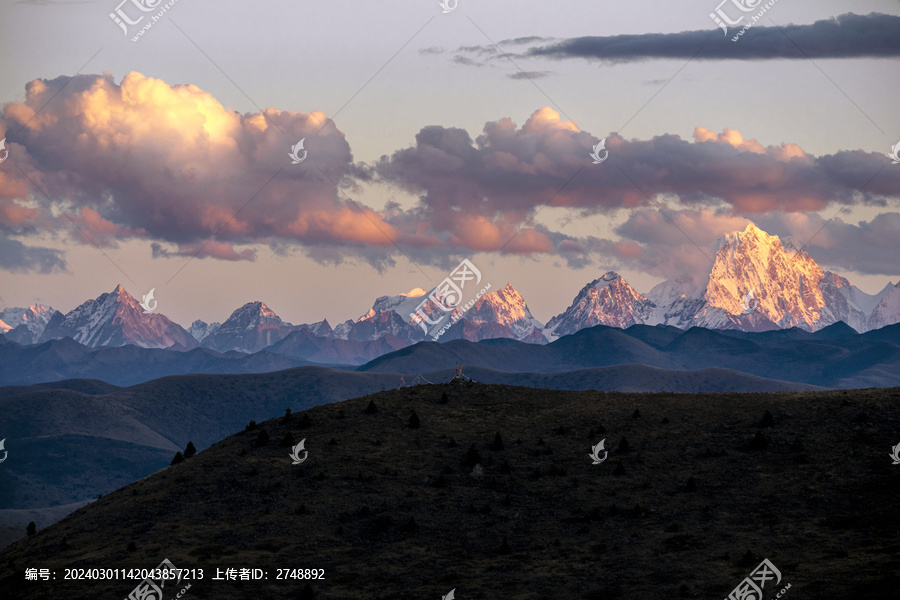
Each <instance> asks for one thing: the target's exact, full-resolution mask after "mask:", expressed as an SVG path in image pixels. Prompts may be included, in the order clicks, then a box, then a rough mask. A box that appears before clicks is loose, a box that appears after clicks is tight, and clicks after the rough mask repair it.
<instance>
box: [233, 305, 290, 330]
mask: <svg viewBox="0 0 900 600" xmlns="http://www.w3.org/2000/svg"><path fill="white" fill-rule="evenodd" d="M266 325H270V326H275V327H278V326H281V325H288V326H290V323H284V322H283V321H282V320H281V317H279V316H278V315H276V314H275V312H274V311H273V310H272V309H271V308H269V307H268V306H266V304H265V302H260V301H259V300H257V301H255V302H248V303H247V304H245V305H243V306H242V307H240V308H239V309H237V310H236V311H234V312H233V313H231V316H229V317H228V318H227V319H226V320H225V322H224V323H222V327H221V328H220V329H222V330H239V329H252V328H254V327H260V326H266Z"/></svg>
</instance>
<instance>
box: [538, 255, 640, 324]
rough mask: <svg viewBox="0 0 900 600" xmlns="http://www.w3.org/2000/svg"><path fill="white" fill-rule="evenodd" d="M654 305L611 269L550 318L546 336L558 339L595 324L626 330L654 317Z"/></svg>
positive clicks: (585, 287)
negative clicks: (562, 311)
mask: <svg viewBox="0 0 900 600" xmlns="http://www.w3.org/2000/svg"><path fill="white" fill-rule="evenodd" d="M654 308H655V305H654V304H653V303H652V302H651V301H650V300H648V299H647V298H646V297H644V296H643V295H641V294H639V293H638V292H637V291H635V289H634V288H633V287H631V286H630V285H629V284H628V282H627V281H625V280H624V279H622V277H621V276H620V275H619V274H618V273H616V272H615V271H608V272H606V273H605V274H604V275H603V276H602V277H600V278H599V279H595V280H594V281H592V282H590V283H589V284H587V285H586V286H584V287H583V288H582V289H581V291H580V292H578V295H577V296H576V297H575V300H574V301H573V302H572V305H571V306H569V308H568V309H566V311H565V312H564V313H562V314H560V315H557V316H555V317H553V318H552V319H550V322H549V323H547V328H546V329H545V331H544V335H546V336H547V337H548V339H556V338H559V337H562V336H564V335H570V334H572V333H575V332H576V331H579V330H581V329H584V328H586V327H594V326H595V325H607V326H609V327H620V328H623V329H625V328H628V327H631V326H632V325H635V324H642V323H646V322H648V321H649V320H651V319H652V318H653V309H654Z"/></svg>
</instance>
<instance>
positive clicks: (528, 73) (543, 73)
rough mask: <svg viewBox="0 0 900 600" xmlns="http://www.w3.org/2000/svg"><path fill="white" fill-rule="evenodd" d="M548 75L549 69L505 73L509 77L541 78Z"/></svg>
mask: <svg viewBox="0 0 900 600" xmlns="http://www.w3.org/2000/svg"><path fill="white" fill-rule="evenodd" d="M549 76H550V71H518V72H516V73H510V74H509V75H507V77H509V78H510V79H543V78H544V77H549Z"/></svg>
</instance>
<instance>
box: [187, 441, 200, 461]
mask: <svg viewBox="0 0 900 600" xmlns="http://www.w3.org/2000/svg"><path fill="white" fill-rule="evenodd" d="M195 454H197V449H196V448H194V442H188V444H187V447H185V449H184V457H185V458H190V457H192V456H194V455H195Z"/></svg>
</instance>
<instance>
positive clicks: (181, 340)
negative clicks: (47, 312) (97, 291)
mask: <svg viewBox="0 0 900 600" xmlns="http://www.w3.org/2000/svg"><path fill="white" fill-rule="evenodd" d="M64 337H71V338H72V339H74V340H75V341H76V342H80V343H82V344H84V345H85V346H91V347H98V346H124V345H126V344H134V345H135V346H141V347H143V348H174V349H179V350H187V349H190V348H196V347H197V340H195V339H194V338H193V337H192V336H191V334H189V333H188V332H187V331H186V330H185V329H184V328H183V327H181V325H178V324H177V323H173V322H172V321H170V320H169V319H168V318H166V317H165V316H164V315H161V314H156V313H150V314H144V310H143V308H141V305H140V304H138V301H137V300H135V299H134V298H133V297H132V296H131V294H129V293H128V292H126V291H125V288H123V287H122V286H121V285H118V286H116V289H114V290H113V291H112V292H111V293H108V294H101V295H100V296H99V297H98V298H96V299H95V300H88V301H87V302H85V303H83V304H81V305H80V306H78V307H77V308H75V309H74V310H72V311H71V312H69V313H67V314H65V315H63V314H62V313H60V312H58V311H55V312H54V313H53V316H52V317H51V318H50V321H49V322H48V323H47V326H46V327H45V328H44V330H43V332H42V333H41V336H40V341H41V342H44V341H47V340H55V339H61V338H64Z"/></svg>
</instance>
